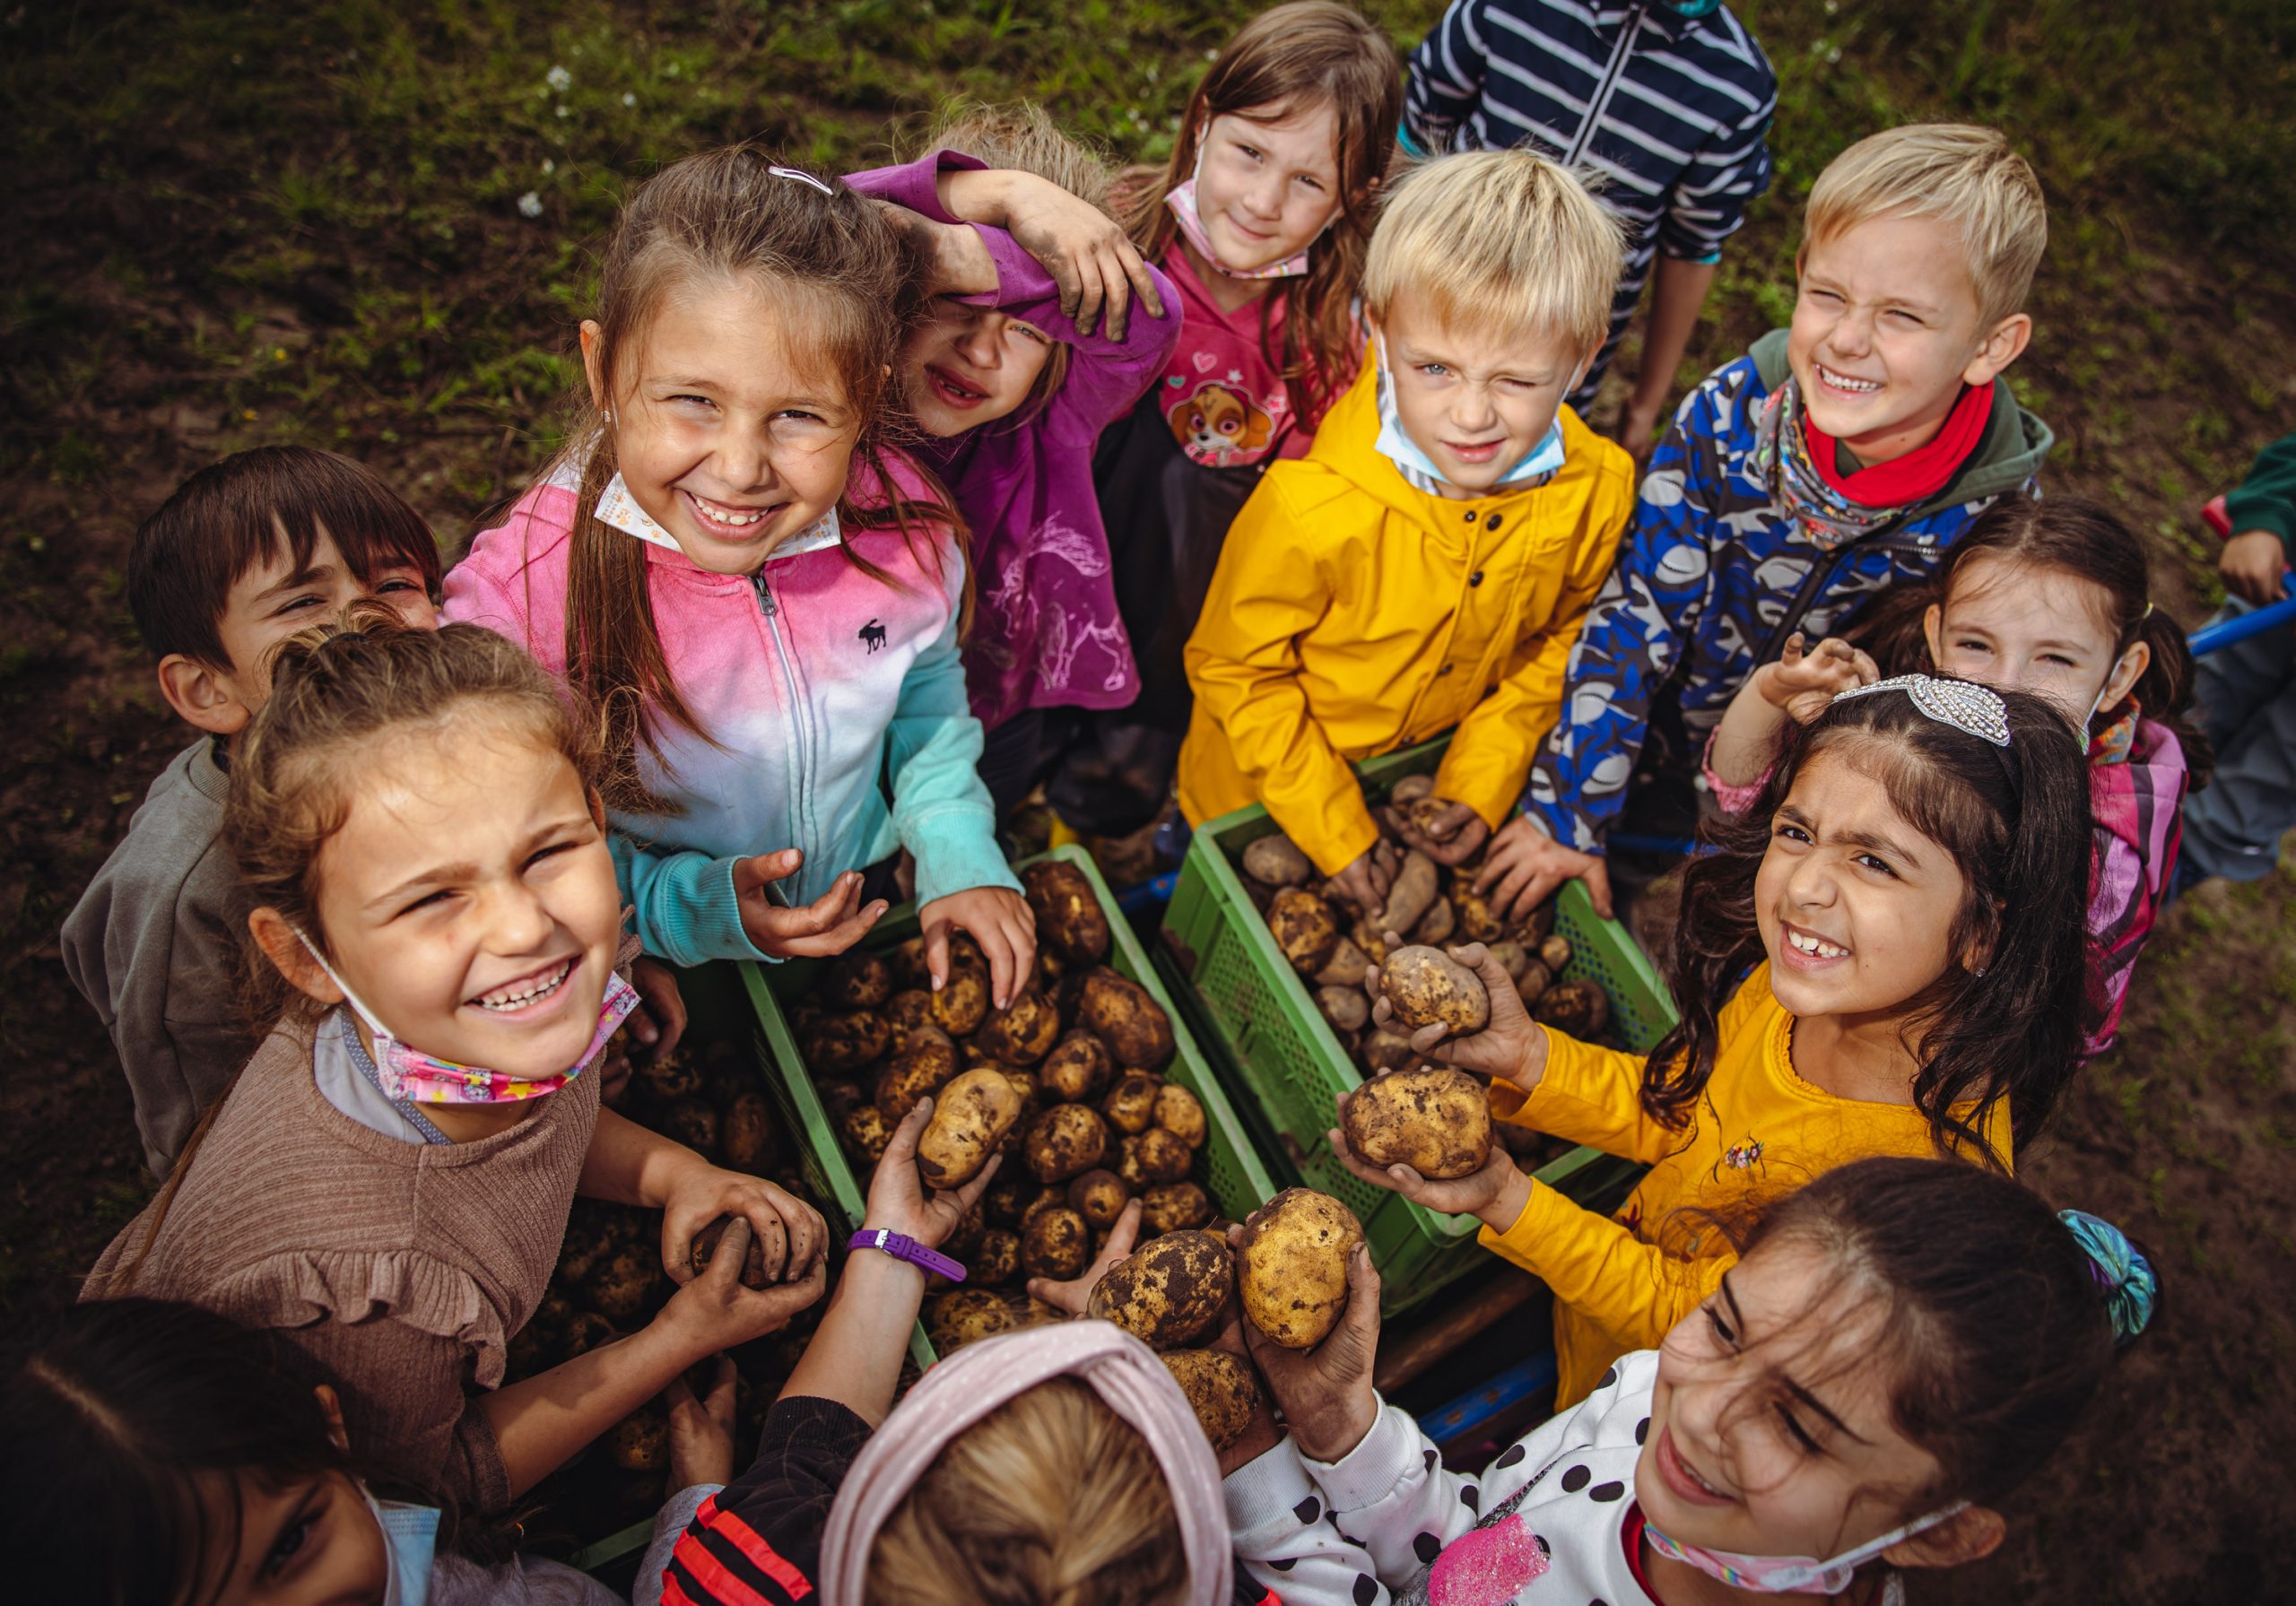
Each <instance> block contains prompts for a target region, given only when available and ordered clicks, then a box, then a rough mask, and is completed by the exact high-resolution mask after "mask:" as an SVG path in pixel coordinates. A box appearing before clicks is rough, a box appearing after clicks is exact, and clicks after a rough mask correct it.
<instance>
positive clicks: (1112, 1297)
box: [1084, 1232, 1236, 1350]
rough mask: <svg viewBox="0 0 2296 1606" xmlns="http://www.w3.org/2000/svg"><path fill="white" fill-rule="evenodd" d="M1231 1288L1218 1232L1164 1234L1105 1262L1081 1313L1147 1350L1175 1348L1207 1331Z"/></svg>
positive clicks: (1232, 1268) (1229, 1262) (1229, 1260)
mask: <svg viewBox="0 0 2296 1606" xmlns="http://www.w3.org/2000/svg"><path fill="white" fill-rule="evenodd" d="M1235 1287H1236V1263H1235V1257H1234V1256H1232V1255H1231V1254H1229V1253H1228V1246H1227V1245H1226V1244H1225V1243H1223V1242H1222V1241H1221V1239H1220V1238H1219V1237H1217V1236H1215V1235H1214V1234H1212V1233H1208V1232H1174V1233H1167V1234H1166V1235H1165V1236H1164V1237H1160V1238H1155V1239H1152V1240H1151V1241H1150V1242H1148V1243H1145V1244H1143V1245H1142V1246H1140V1247H1139V1248H1137V1249H1135V1250H1134V1251H1133V1252H1132V1253H1131V1254H1127V1255H1126V1256H1125V1257H1124V1258H1123V1259H1122V1260H1120V1261H1118V1262H1117V1263H1116V1264H1114V1265H1113V1266H1110V1267H1109V1269H1108V1273H1107V1275H1105V1276H1103V1277H1102V1278H1101V1279H1100V1281H1099V1282H1097V1283H1095V1284H1093V1286H1092V1291H1091V1295H1090V1296H1089V1297H1088V1298H1087V1299H1086V1301H1085V1304H1084V1314H1085V1315H1088V1316H1098V1317H1100V1318H1101V1319H1103V1320H1105V1321H1109V1322H1114V1323H1115V1324H1117V1325H1118V1326H1119V1327H1121V1328H1123V1329H1124V1330H1125V1331H1126V1333H1131V1334H1132V1335H1133V1336H1134V1337H1135V1338H1137V1339H1138V1340H1139V1341H1141V1342H1142V1343H1144V1344H1146V1345H1147V1346H1148V1347H1149V1348H1150V1349H1152V1350H1177V1349H1178V1348H1180V1347H1181V1346H1182V1345H1185V1344H1190V1343H1193V1342H1195V1341H1196V1340H1197V1339H1199V1338H1201V1337H1203V1336H1204V1334H1205V1333H1209V1332H1210V1331H1211V1330H1212V1326H1213V1323H1215V1322H1217V1321H1218V1320H1219V1319H1220V1312H1221V1309H1222V1307H1224V1306H1225V1305H1226V1304H1227V1303H1228V1296H1229V1295H1230V1294H1231V1293H1233V1292H1234V1291H1235Z"/></svg>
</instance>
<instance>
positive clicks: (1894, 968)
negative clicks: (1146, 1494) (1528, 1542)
mask: <svg viewBox="0 0 2296 1606" xmlns="http://www.w3.org/2000/svg"><path fill="white" fill-rule="evenodd" d="M2081 782H2082V760H2081V754H2080V751H2079V750H2078V748H2077V746H2076V745H2075V744H2074V741H2073V738H2072V734H2071V733H2070V732H2069V731H2068V730H2067V729H2066V723H2065V718H2064V716H2062V715H2061V714H2059V713H2058V712H2057V709H2056V708H2055V707H2054V706H2053V705H2051V704H2048V703H2047V702H2044V701H2042V700H2041V699H2039V698H2036V697H2033V696H2031V695H2029V694H2027V693H2023V692H2016V691H2011V692H2006V693H1999V694H1996V693H1995V692H1993V691H1990V690H1987V689H1986V688H1984V687H1981V686H1974V685H1970V683H1968V682H1966V681H1935V680H1930V679H1928V678H1926V677H1911V678H1909V679H1908V680H1906V681H1884V682H1882V683H1880V684H1877V685H1874V686H1871V687H1865V688H1862V689H1859V690H1854V691H1850V692H1847V693H1844V694H1843V695H1842V696H1841V697H1840V698H1839V699H1837V700H1836V701H1834V702H1833V703H1832V704H1831V706H1830V707H1829V708H1827V709H1826V711H1825V713H1824V714H1822V716H1819V718H1818V719H1817V721H1816V722H1815V723H1814V724H1813V725H1811V726H1809V727H1808V729H1806V730H1805V731H1800V732H1798V733H1797V736H1796V741H1795V743H1794V745H1793V746H1792V748H1791V749H1790V750H1789V751H1787V755H1786V757H1785V759H1784V760H1783V761H1782V762H1781V763H1780V764H1779V768H1778V770H1777V772H1776V773H1775V774H1773V775H1772V776H1771V777H1770V779H1769V781H1768V782H1767V783H1766V784H1765V786H1764V787H1763V790H1762V794H1761V800H1760V801H1759V802H1758V803H1756V804H1755V805H1754V806H1753V807H1752V809H1750V810H1749V811H1748V812H1746V813H1745V814H1744V815H1743V816H1740V817H1736V818H1733V819H1730V820H1723V821H1721V822H1718V824H1717V825H1715V826H1714V827H1713V828H1712V840H1713V842H1714V845H1715V846H1716V848H1717V851H1716V852H1715V853H1713V854H1712V855H1709V856H1707V857H1704V858H1701V859H1698V860H1695V861H1693V862H1692V864H1691V866H1690V867H1689V869H1688V870H1687V871H1685V872H1684V876H1683V900H1682V916H1681V920H1680V923H1679V925H1677V926H1676V927H1675V932H1674V949H1673V951H1672V953H1671V954H1670V955H1669V966H1668V969H1669V975H1668V978H1667V979H1668V982H1669V985H1670V986H1671V989H1672V992H1673V994H1674V998H1675V1000H1676V1001H1677V1003H1678V1004H1679V1005H1680V1007H1681V1010H1682V1020H1681V1023H1680V1024H1679V1025H1677V1026H1676V1027H1675V1028H1674V1030H1673V1031H1671V1032H1669V1033H1668V1034H1667V1035H1666V1037H1665V1038H1664V1039H1662V1040H1661V1041H1660V1042H1659V1044H1658V1046H1657V1047H1656V1048H1655V1049H1653V1050H1652V1051H1651V1053H1650V1055H1649V1057H1648V1061H1647V1062H1646V1061H1645V1060H1644V1059H1643V1058H1642V1057H1641V1056H1639V1055H1631V1054H1625V1053H1622V1052H1620V1051H1618V1050H1615V1049H1607V1048H1598V1047H1596V1046H1592V1045H1589V1044H1586V1043H1581V1042H1578V1041H1577V1040H1575V1039H1573V1038H1571V1037H1566V1036H1564V1035H1563V1034H1561V1033H1560V1032H1558V1031H1555V1030H1554V1029H1552V1028H1550V1027H1545V1026H1542V1025H1538V1024H1536V1023H1535V1022H1533V1021H1532V1020H1531V1019H1530V1017H1529V1015H1528V1014H1527V1013H1526V1011H1525V1010H1524V1008H1523V1004H1522V1000H1521V999H1520V997H1519V996H1518V994H1516V992H1515V989H1514V986H1513V984H1512V983H1511V982H1509V979H1508V977H1507V971H1506V968H1505V967H1504V966H1503V965H1500V964H1499V963H1498V962H1497V961H1495V960H1493V959H1492V958H1491V957H1490V955H1489V954H1487V953H1485V952H1483V950H1482V949H1481V948H1480V947H1475V948H1468V949H1461V950H1458V951H1457V952H1458V954H1459V955H1460V957H1461V959H1462V961H1463V962H1465V963H1469V964H1473V965H1474V966H1475V967H1476V968H1477V970H1478V972H1479V974H1480V975H1481V976H1482V977H1483V983H1484V985H1485V986H1486V987H1487V988H1488V989H1489V990H1490V993H1491V998H1492V1015H1491V1024H1490V1026H1489V1027H1488V1028H1487V1029H1485V1030H1483V1031H1481V1032H1478V1033H1476V1034H1475V1035H1474V1036H1473V1037H1461V1038H1458V1039H1457V1041H1447V1040H1444V1038H1443V1036H1442V1030H1441V1029H1440V1028H1439V1027H1428V1028H1425V1029H1422V1031H1421V1032H1420V1033H1419V1034H1418V1035H1417V1036H1416V1037H1414V1038H1413V1046H1414V1047H1416V1048H1417V1049H1418V1051H1419V1052H1420V1053H1422V1055H1426V1056H1428V1057H1429V1058H1431V1059H1436V1060H1440V1061H1444V1062H1446V1063H1451V1064H1456V1065H1459V1066H1462V1067H1464V1068H1465V1069H1467V1070H1470V1071H1475V1072H1482V1073H1483V1074H1486V1075H1489V1076H1491V1077H1492V1078H1494V1079H1495V1080H1494V1081H1492V1094H1491V1108H1492V1116H1494V1117H1495V1118H1497V1119H1499V1120H1501V1121H1506V1122H1510V1123H1513V1124H1517V1125H1521V1126H1526V1127H1530V1128H1534V1129H1535V1130H1537V1131H1540V1132H1545V1133H1553V1134H1554V1135H1556V1136H1558V1137H1562V1138H1566V1139H1568V1140H1569V1141H1570V1142H1576V1143H1586V1144H1589V1145H1592V1146H1593V1147H1595V1148H1597V1149H1601V1150H1605V1152H1608V1153H1611V1154H1616V1155H1620V1156H1622V1157H1625V1158H1629V1159H1634V1160H1637V1161H1639V1162H1641V1163H1643V1164H1645V1165H1648V1167H1649V1168H1650V1169H1649V1171H1648V1173H1647V1174H1646V1175H1645V1176H1644V1177H1643V1179H1642V1181H1641V1182H1640V1183H1639V1185H1637V1186H1636V1188H1635V1190H1634V1192H1633V1194H1631V1195H1630V1196H1629V1197H1628V1199H1627V1202H1626V1203H1625V1205H1624V1206H1623V1207H1622V1209H1621V1210H1620V1211H1619V1212H1618V1214H1617V1216H1616V1218H1615V1219H1605V1218H1604V1217H1602V1216H1598V1215H1596V1214H1595V1213H1594V1212H1592V1211H1587V1210H1584V1209H1582V1208H1580V1207H1579V1206H1578V1205H1577V1204H1574V1203H1572V1202H1570V1200H1568V1199H1566V1198H1564V1197H1563V1196H1562V1195H1561V1194H1558V1193H1556V1192H1554V1191H1553V1190H1552V1189H1551V1188H1548V1187H1546V1186H1545V1185H1543V1184H1540V1183H1536V1182H1534V1181H1532V1180H1531V1179H1530V1178H1528V1177H1526V1176H1524V1175H1523V1174H1522V1173H1521V1172H1519V1171H1518V1170H1517V1169H1516V1168H1515V1164H1514V1161H1513V1160H1512V1159H1511V1158H1509V1155H1508V1153H1507V1151H1506V1150H1505V1148H1504V1147H1503V1146H1499V1145H1494V1147H1493V1150H1492V1159H1491V1162H1490V1163H1489V1164H1488V1165H1486V1166H1485V1167H1484V1168H1483V1169H1482V1170H1481V1171H1479V1172H1477V1173H1475V1174H1474V1176H1469V1177H1466V1178H1464V1179H1462V1180H1460V1181H1457V1182H1428V1181H1425V1180H1423V1179H1422V1178H1421V1177H1420V1176H1418V1175H1417V1174H1416V1173H1414V1172H1413V1171H1412V1170H1411V1169H1410V1168H1408V1167H1403V1166H1398V1167H1395V1168H1390V1169H1389V1170H1387V1171H1381V1170H1379V1169H1378V1168H1374V1167H1371V1166H1369V1165H1366V1164H1364V1163H1363V1162H1362V1161H1361V1160H1359V1159H1356V1158H1355V1156H1354V1155H1353V1154H1352V1153H1351V1152H1350V1151H1349V1150H1348V1149H1347V1146H1346V1142H1345V1139H1344V1136H1343V1135H1342V1133H1340V1132H1338V1131H1337V1130H1335V1131H1334V1132H1333V1133H1332V1134H1331V1141H1332V1144H1333V1147H1334V1149H1335V1151H1336V1152H1337V1153H1338V1155H1339V1157H1340V1159H1341V1160H1342V1162H1343V1163H1344V1164H1345V1165H1346V1166H1347V1167H1348V1168H1349V1169H1350V1170H1352V1171H1353V1172H1354V1173H1355V1174H1356V1175H1357V1176H1361V1177H1363V1178H1364V1179H1365V1180H1366V1181H1369V1182H1373V1183H1376V1184H1378V1185H1380V1186H1382V1187H1387V1188H1391V1189H1394V1190H1395V1191H1396V1192H1398V1193H1401V1194H1405V1196H1406V1197H1408V1198H1410V1199H1413V1200H1414V1201H1416V1202H1419V1203H1421V1204H1423V1205H1426V1206H1427V1207H1428V1208H1429V1209H1431V1210H1439V1211H1457V1212H1462V1213H1468V1214H1474V1215H1476V1216H1479V1217H1481V1218H1482V1220H1483V1226H1484V1229H1485V1230H1484V1232H1483V1239H1482V1241H1483V1244H1484V1246H1486V1247H1489V1248H1491V1249H1493V1250H1495V1251H1497V1252H1498V1253H1499V1254H1501V1255H1503V1256H1505V1257H1506V1258H1507V1259H1509V1260H1511V1261H1513V1262H1515V1263H1517V1264H1518V1265H1521V1266H1524V1267H1525V1268H1526V1269H1528V1270H1529V1271H1531V1272H1535V1274H1536V1275H1538V1276H1539V1277H1541V1278H1543V1279H1544V1280H1545V1281H1546V1282H1547V1284H1548V1285H1549V1286H1550V1287H1551V1288H1552V1289H1553V1290H1554V1295H1555V1311H1554V1337H1555V1352H1556V1357H1557V1359H1558V1361H1559V1363H1560V1379H1559V1382H1558V1385H1557V1387H1558V1391H1559V1392H1558V1393H1557V1396H1556V1397H1557V1399H1558V1400H1559V1401H1561V1402H1562V1403H1564V1404H1570V1403H1572V1402H1576V1401H1578V1400H1580V1399H1582V1398H1584V1397H1585V1395H1586V1393H1587V1390H1588V1389H1589V1388H1590V1387H1592V1386H1593V1385H1594V1380H1595V1378H1596V1376H1598V1375H1599V1374H1600V1373H1601V1372H1602V1370H1603V1368H1604V1367H1606V1366H1608V1365H1609V1364H1610V1363H1611V1362H1612V1361H1613V1359H1616V1358H1617V1357H1618V1355H1620V1354H1621V1353H1622V1352H1623V1351H1625V1350H1633V1349H1638V1348H1645V1347H1648V1346H1649V1345H1652V1344H1656V1343H1657V1341H1659V1339H1660V1338H1661V1337H1662V1336H1663V1335H1664V1334H1665V1332H1666V1330H1667V1329H1668V1328H1670V1327H1672V1326H1673V1325H1674V1323H1675V1322H1676V1321H1677V1320H1679V1319H1680V1318H1681V1316H1682V1315H1683V1313H1684V1312H1685V1311H1687V1310H1689V1309H1690V1308H1691V1307H1693V1306H1694V1305H1696V1304H1697V1303H1698V1302H1699V1301H1700V1299H1703V1298H1707V1297H1708V1296H1709V1295H1710V1294H1712V1293H1713V1291H1714V1289H1715V1287H1716V1286H1717V1282H1718V1279H1719V1278H1720V1277H1721V1275H1722V1273H1723V1272H1726V1271H1727V1270H1728V1269H1729V1266H1730V1263H1731V1254H1730V1248H1729V1245H1728V1242H1727V1240H1726V1238H1725V1237H1723V1236H1722V1235H1721V1234H1720V1233H1719V1232H1718V1231H1716V1230H1715V1229H1714V1227H1713V1218H1714V1216H1715V1215H1716V1214H1717V1213H1719V1214H1721V1215H1723V1216H1729V1215H1733V1214H1735V1213H1736V1212H1738V1211H1742V1210H1744V1209H1745V1208H1746V1207H1748V1206H1749V1205H1752V1204H1757V1203H1760V1202H1763V1201H1767V1200H1771V1199H1775V1198H1777V1197H1778V1196H1779V1195H1780V1194H1787V1193H1790V1192H1792V1191H1793V1190H1794V1189H1796V1188H1797V1187H1800V1186H1801V1185H1804V1184H1805V1183H1806V1182H1808V1181H1809V1180H1810V1178H1812V1177H1813V1176H1817V1175H1819V1174H1820V1173H1822V1172H1824V1171H1827V1170H1829V1169H1831V1168H1833V1167H1835V1166H1838V1165H1841V1164H1843V1163H1844V1162H1846V1161H1848V1160H1852V1159H1858V1158H1860V1157H1862V1156H1865V1155H1871V1154H1915V1155H1926V1154H1932V1153H1946V1154H1953V1155H1958V1156H1960V1157H1961V1158H1962V1159H1967V1160H1970V1161H1973V1162H1976V1163H1978V1164H1980V1165H1989V1166H1996V1167H1999V1168H2007V1167H2008V1166H2009V1164H2010V1159H2011V1155H2012V1151H2013V1144H2014V1145H2015V1146H2018V1147H2022V1145H2024V1144H2026V1143H2029V1142H2031V1140H2032V1138H2033V1135H2034V1134H2035V1133H2037V1132H2039V1130H2040V1128H2041V1126H2042V1124H2044V1123H2045V1122H2046V1121H2047V1119H2048V1115H2049V1112H2050V1110H2051V1108H2052V1107H2054V1106H2055V1104H2056V1102H2057V1095H2058V1093H2059V1092H2060V1091H2061V1090H2062V1089H2063V1088H2064V1085H2065V1083H2066V1080H2067V1079H2068V1078H2069V1077H2070V1076H2071V1075H2072V1073H2073V1071H2074V1066H2075V1064H2076V1063H2077V1062H2078V1056H2079V1052H2080V1044H2081V1032H2082V1023H2083V1020H2084V1018H2085V1017H2086V1016H2087V1015H2088V1013H2089V1006H2088V1003H2087V1000H2086V997H2085V990H2084V979H2083V977H2084V972H2083V955H2082V950H2083V931H2082V926H2081V913H2080V908H2079V907H2078V905H2077V904H2075V903H2074V901H2073V900H2072V899H2070V898H2066V896H2065V895H2064V893H2065V890H2066V888H2068V887H2074V886H2078V885H2079V884H2080V877H2081V874H2082V872H2083V866H2084V864H2085V863H2086V857H2087V854H2088V840H2089V838H2088V833H2089V806H2088V791H2087V788H2086V787H2084V786H2083V785H2082V784H2081ZM1378 1013H1380V1014H1381V1016H1382V1018H1384V1015H1385V1007H1384V1003H1383V1004H1382V1006H1381V1008H1380V1009H1379V1011H1378Z"/></svg>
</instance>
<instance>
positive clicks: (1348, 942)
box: [1313, 937, 1371, 988]
mask: <svg viewBox="0 0 2296 1606" xmlns="http://www.w3.org/2000/svg"><path fill="white" fill-rule="evenodd" d="M1370 968H1371V956H1370V955H1369V954H1367V953H1365V952H1364V951H1362V950H1361V948H1358V947H1357V946H1356V945H1355V939H1354V938H1352V937H1342V938H1341V939H1340V940H1339V945H1338V946H1337V947H1336V948H1334V949H1333V950H1332V951H1331V958H1330V959H1327V960H1326V961H1325V964H1324V968H1322V969H1320V970H1318V971H1317V972H1316V974H1315V977H1314V978H1313V979H1314V980H1315V983H1316V985H1318V986H1323V987H1350V988H1353V987H1360V986H1361V985H1363V973H1364V972H1365V971H1367V970H1369V969H1370Z"/></svg>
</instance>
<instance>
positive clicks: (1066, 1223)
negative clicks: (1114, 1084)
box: [1021, 1106, 1092, 1282]
mask: <svg viewBox="0 0 2296 1606" xmlns="http://www.w3.org/2000/svg"><path fill="white" fill-rule="evenodd" d="M1072 1108H1073V1106H1072ZM1091 1263H1092V1229H1091V1227H1089V1226H1087V1225H1086V1224H1085V1221H1084V1218H1083V1216H1082V1215H1080V1214H1079V1213H1078V1212H1076V1211H1073V1210H1071V1209H1069V1208H1068V1207H1067V1206H1066V1205H1065V1204H1056V1205H1054V1206H1053V1207H1052V1208H1051V1209H1050V1210H1042V1211H1038V1212H1037V1213H1036V1214H1035V1215H1033V1216H1031V1217H1030V1218H1029V1221H1028V1225H1027V1226H1025V1227H1023V1228H1021V1269H1022V1271H1024V1272H1027V1273H1028V1274H1029V1275H1030V1276H1031V1277H1049V1278H1051V1279H1053V1280H1055V1281H1056V1282H1065V1281H1066V1280H1068V1279H1070V1278H1072V1277H1076V1276H1080V1275H1082V1274H1083V1270H1084V1268H1085V1267H1086V1266H1088V1265H1090V1264H1091Z"/></svg>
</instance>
